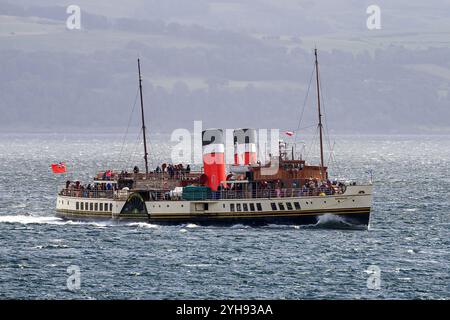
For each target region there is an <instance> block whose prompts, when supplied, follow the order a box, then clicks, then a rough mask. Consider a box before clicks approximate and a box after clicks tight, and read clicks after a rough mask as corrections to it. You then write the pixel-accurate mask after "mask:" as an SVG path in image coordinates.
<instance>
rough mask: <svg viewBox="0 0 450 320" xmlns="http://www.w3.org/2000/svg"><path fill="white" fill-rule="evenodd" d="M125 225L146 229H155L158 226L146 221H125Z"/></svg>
mask: <svg viewBox="0 0 450 320" xmlns="http://www.w3.org/2000/svg"><path fill="white" fill-rule="evenodd" d="M125 225H126V226H129V227H138V228H148V229H157V228H159V226H158V225H156V224H151V223H147V222H131V223H127V224H125Z"/></svg>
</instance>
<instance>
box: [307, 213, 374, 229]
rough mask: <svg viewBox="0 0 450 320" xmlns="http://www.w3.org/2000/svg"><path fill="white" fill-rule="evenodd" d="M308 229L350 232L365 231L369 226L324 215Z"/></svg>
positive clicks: (336, 216)
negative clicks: (347, 230) (346, 230)
mask: <svg viewBox="0 0 450 320" xmlns="http://www.w3.org/2000/svg"><path fill="white" fill-rule="evenodd" d="M306 227H309V228H315V229H349V230H365V229H367V226H365V225H361V224H357V223H354V222H353V221H351V220H349V219H346V218H345V217H342V216H338V215H335V214H329V213H327V214H324V215H321V216H319V217H318V218H317V223H316V224H313V225H308V226H306Z"/></svg>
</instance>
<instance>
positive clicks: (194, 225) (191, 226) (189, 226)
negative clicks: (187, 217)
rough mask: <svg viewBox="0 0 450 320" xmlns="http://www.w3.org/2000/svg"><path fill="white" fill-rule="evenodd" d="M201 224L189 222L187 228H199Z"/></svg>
mask: <svg viewBox="0 0 450 320" xmlns="http://www.w3.org/2000/svg"><path fill="white" fill-rule="evenodd" d="M198 227H199V226H198V225H196V224H195V223H189V224H188V225H187V226H186V228H198Z"/></svg>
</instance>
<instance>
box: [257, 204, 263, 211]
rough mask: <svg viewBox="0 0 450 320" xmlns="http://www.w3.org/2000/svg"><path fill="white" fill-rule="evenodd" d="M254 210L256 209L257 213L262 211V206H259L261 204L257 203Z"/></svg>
mask: <svg viewBox="0 0 450 320" xmlns="http://www.w3.org/2000/svg"><path fill="white" fill-rule="evenodd" d="M256 208H257V209H258V211H262V206H261V203H259V202H258V203H257V204H256Z"/></svg>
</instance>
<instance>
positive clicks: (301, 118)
mask: <svg viewBox="0 0 450 320" xmlns="http://www.w3.org/2000/svg"><path fill="white" fill-rule="evenodd" d="M313 76H314V68H313V69H312V71H311V76H310V77H309V84H308V89H307V90H306V95H305V99H304V100H303V108H302V112H301V114H300V118H299V120H298V125H297V129H295V130H294V132H297V131H298V130H300V125H301V123H302V120H303V115H304V113H305V109H306V103H307V102H308V96H309V91H310V89H311V83H312V79H313ZM296 142H297V135H296V137H295V139H294V144H295V143H296Z"/></svg>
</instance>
